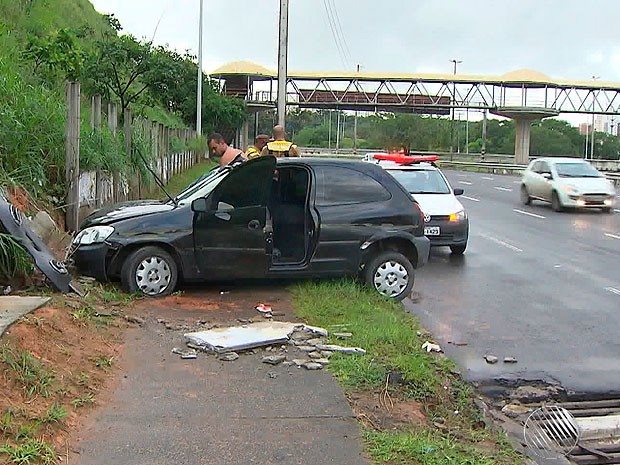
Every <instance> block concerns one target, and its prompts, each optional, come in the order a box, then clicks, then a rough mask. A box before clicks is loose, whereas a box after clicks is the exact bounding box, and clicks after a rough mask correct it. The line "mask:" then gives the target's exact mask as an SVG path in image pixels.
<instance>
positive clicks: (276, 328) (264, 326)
mask: <svg viewBox="0 0 620 465" xmlns="http://www.w3.org/2000/svg"><path fill="white" fill-rule="evenodd" d="M297 326H299V325H298V324H296V323H287V322H281V321H269V322H261V323H254V324H251V325H243V326H231V327H227V328H215V329H211V330H208V331H198V332H193V333H186V334H185V335H184V336H185V338H186V339H187V340H188V341H189V342H191V343H192V344H195V345H199V346H205V347H208V348H209V349H211V350H213V351H215V352H218V353H222V352H229V351H235V350H245V349H253V348H255V347H263V346H268V345H272V344H280V343H282V342H286V341H287V340H288V337H289V334H291V333H292V332H293V331H294V330H295V328H296V327H297Z"/></svg>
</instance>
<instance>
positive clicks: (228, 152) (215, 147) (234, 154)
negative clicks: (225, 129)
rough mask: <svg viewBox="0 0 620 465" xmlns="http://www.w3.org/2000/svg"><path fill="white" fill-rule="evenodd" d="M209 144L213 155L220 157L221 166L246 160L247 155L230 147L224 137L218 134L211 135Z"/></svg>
mask: <svg viewBox="0 0 620 465" xmlns="http://www.w3.org/2000/svg"><path fill="white" fill-rule="evenodd" d="M208 144H209V152H210V153H211V155H213V156H215V157H220V166H226V165H228V164H230V163H233V162H236V161H242V160H245V154H244V153H243V152H242V151H241V150H239V149H234V148H232V147H231V146H229V145H228V144H227V143H226V141H225V140H224V136H222V135H221V134H219V133H217V132H214V133H213V134H210V135H209V139H208Z"/></svg>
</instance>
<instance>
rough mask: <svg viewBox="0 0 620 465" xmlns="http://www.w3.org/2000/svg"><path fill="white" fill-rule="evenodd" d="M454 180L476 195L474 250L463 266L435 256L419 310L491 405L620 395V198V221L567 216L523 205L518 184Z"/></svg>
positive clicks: (465, 177)
mask: <svg viewBox="0 0 620 465" xmlns="http://www.w3.org/2000/svg"><path fill="white" fill-rule="evenodd" d="M446 175H447V177H448V178H449V180H450V182H451V184H452V186H453V187H455V188H456V187H461V188H463V189H465V194H464V195H463V196H462V197H461V203H463V205H464V206H465V208H466V210H467V212H468V215H469V219H470V238H469V245H468V248H467V251H466V252H465V255H464V256H463V257H453V256H451V255H450V251H449V249H448V248H445V249H444V248H438V249H434V250H433V251H432V252H431V258H430V261H429V263H428V265H427V266H426V267H424V268H423V269H421V270H419V271H418V273H417V276H416V284H415V288H414V289H415V290H416V291H417V293H418V295H417V298H416V299H414V301H413V302H412V301H408V302H406V305H407V306H408V307H409V309H410V310H411V311H412V312H413V313H415V314H417V315H418V316H419V317H420V318H421V320H422V322H423V324H424V325H425V326H426V327H427V328H429V329H430V330H431V331H432V332H433V334H434V335H435V337H436V338H437V342H438V343H439V344H440V345H441V346H442V348H443V349H444V351H445V352H446V354H447V355H448V356H450V357H451V358H453V359H454V360H455V361H456V362H457V363H458V364H459V365H460V367H461V369H462V372H463V375H464V376H465V377H466V378H467V379H469V380H471V381H474V382H476V383H479V385H480V386H481V387H482V389H483V390H485V389H486V391H487V392H489V393H491V394H493V393H499V392H500V391H501V388H500V386H502V385H505V384H507V383H508V384H510V383H528V382H538V381H542V382H550V383H560V384H561V385H562V386H563V387H564V388H565V389H566V391H567V392H568V393H569V394H571V395H576V396H579V395H588V396H608V395H615V394H620V196H619V197H618V199H617V200H618V204H617V205H616V211H615V213H614V214H604V213H601V212H600V211H599V210H592V211H573V212H564V213H556V212H554V211H553V210H551V208H550V206H549V205H547V204H544V203H542V202H534V203H533V204H532V205H530V206H525V205H523V204H521V203H520V201H519V185H520V184H519V178H517V177H511V176H501V175H494V174H481V173H468V172H452V171H447V172H446ZM487 354H489V355H495V356H497V357H499V363H497V364H494V365H491V364H488V363H487V362H486V361H485V360H484V356H485V355H487ZM504 357H515V358H516V359H517V363H516V364H507V363H503V359H504Z"/></svg>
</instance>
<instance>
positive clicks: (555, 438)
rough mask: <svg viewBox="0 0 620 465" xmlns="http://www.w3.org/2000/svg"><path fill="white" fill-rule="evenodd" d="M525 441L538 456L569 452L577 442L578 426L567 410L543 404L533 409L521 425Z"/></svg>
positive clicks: (549, 456) (552, 456)
mask: <svg viewBox="0 0 620 465" xmlns="http://www.w3.org/2000/svg"><path fill="white" fill-rule="evenodd" d="M523 436H524V438H525V443H526V444H527V446H528V447H529V448H530V450H531V451H532V452H533V453H534V454H536V455H537V456H538V457H542V458H545V459H550V458H554V457H556V456H557V454H562V455H568V454H570V453H571V452H572V451H573V450H574V449H575V447H576V446H577V443H578V442H579V428H578V427H577V423H576V422H575V417H573V416H572V415H571V414H570V412H569V411H568V410H566V409H565V408H562V407H558V406H557V405H543V406H542V407H539V408H537V409H536V410H534V411H533V412H532V413H531V414H530V416H529V417H528V418H527V420H526V421H525V425H524V426H523Z"/></svg>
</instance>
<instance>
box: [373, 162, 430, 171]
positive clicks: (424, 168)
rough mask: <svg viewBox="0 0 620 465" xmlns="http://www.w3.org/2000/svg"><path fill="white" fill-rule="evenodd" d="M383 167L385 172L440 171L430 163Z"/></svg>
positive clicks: (396, 164)
mask: <svg viewBox="0 0 620 465" xmlns="http://www.w3.org/2000/svg"><path fill="white" fill-rule="evenodd" d="M379 166H381V165H379ZM381 167H382V168H383V169H384V170H388V171H439V168H437V167H436V166H433V165H431V164H429V163H419V164H415V165H399V164H398V163H395V164H393V165H386V166H381Z"/></svg>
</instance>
